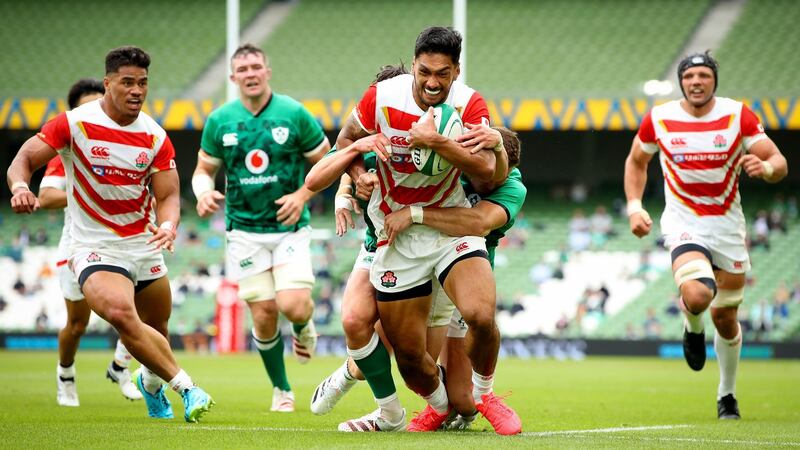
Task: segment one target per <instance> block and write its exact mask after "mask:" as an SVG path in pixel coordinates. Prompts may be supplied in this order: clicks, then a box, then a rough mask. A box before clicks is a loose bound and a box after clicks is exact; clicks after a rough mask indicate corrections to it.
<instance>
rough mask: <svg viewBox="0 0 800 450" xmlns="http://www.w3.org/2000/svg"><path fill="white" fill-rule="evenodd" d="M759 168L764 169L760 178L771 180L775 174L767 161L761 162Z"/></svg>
mask: <svg viewBox="0 0 800 450" xmlns="http://www.w3.org/2000/svg"><path fill="white" fill-rule="evenodd" d="M761 167H762V168H763V169H764V175H763V176H762V178H772V174H773V173H775V168H774V167H772V164H771V163H770V162H769V161H761Z"/></svg>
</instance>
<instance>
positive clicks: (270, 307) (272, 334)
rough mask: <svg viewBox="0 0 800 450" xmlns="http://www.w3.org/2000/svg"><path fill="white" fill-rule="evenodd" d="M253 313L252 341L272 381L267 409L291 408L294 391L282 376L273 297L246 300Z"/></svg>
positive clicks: (278, 313) (285, 410) (280, 339)
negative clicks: (269, 404)
mask: <svg viewBox="0 0 800 450" xmlns="http://www.w3.org/2000/svg"><path fill="white" fill-rule="evenodd" d="M247 306H248V307H249V308H250V314H252V317H253V342H254V343H255V346H256V348H257V349H258V353H259V355H261V361H262V362H263V363H264V369H266V371H267V376H268V377H269V379H270V381H271V382H272V386H273V389H272V390H273V392H272V405H271V406H270V410H271V411H276V412H293V411H294V393H293V392H292V387H291V385H290V384H289V378H288V377H287V376H286V363H285V361H284V359H283V353H284V345H283V336H282V334H281V331H280V329H279V328H278V316H279V315H280V311H279V310H278V305H277V303H276V301H275V300H274V299H272V300H261V301H252V302H249V303H247Z"/></svg>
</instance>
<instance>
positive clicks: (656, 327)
mask: <svg viewBox="0 0 800 450" xmlns="http://www.w3.org/2000/svg"><path fill="white" fill-rule="evenodd" d="M643 328H644V336H645V338H647V339H658V338H659V337H661V322H660V321H659V320H658V317H656V310H655V309H654V308H653V307H652V306H651V307H649V308H647V318H646V319H645V321H644V324H643Z"/></svg>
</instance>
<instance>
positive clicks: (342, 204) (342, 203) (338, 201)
mask: <svg viewBox="0 0 800 450" xmlns="http://www.w3.org/2000/svg"><path fill="white" fill-rule="evenodd" d="M333 207H334V208H335V209H346V210H348V211H352V210H353V202H351V201H350V196H347V197H345V196H344V195H337V196H336V198H335V199H333Z"/></svg>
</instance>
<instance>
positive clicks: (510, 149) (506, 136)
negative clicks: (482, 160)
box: [492, 127, 522, 167]
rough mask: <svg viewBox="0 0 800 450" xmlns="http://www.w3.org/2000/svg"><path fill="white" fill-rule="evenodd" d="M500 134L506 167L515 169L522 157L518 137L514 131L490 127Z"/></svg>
mask: <svg viewBox="0 0 800 450" xmlns="http://www.w3.org/2000/svg"><path fill="white" fill-rule="evenodd" d="M492 128H494V129H495V130H497V131H499V132H500V136H503V147H504V148H505V149H506V155H508V167H517V166H518V165H519V160H520V157H521V156H522V145H521V143H520V141H519V135H517V132H516V131H513V130H509V129H508V128H506V127H492Z"/></svg>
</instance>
